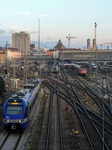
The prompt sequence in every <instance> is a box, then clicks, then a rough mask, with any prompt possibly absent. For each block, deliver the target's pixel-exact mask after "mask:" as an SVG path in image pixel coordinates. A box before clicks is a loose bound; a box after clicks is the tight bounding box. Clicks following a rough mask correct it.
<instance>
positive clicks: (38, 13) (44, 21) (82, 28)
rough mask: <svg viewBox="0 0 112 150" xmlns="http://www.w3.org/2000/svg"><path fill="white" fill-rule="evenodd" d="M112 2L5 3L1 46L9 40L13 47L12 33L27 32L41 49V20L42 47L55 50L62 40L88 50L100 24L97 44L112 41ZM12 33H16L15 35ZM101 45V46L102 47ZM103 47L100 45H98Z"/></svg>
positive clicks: (65, 0)
mask: <svg viewBox="0 0 112 150" xmlns="http://www.w3.org/2000/svg"><path fill="white" fill-rule="evenodd" d="M111 5H112V1H111V0H107V1H104V0H102V1H101V0H99V1H96V0H91V1H88V0H85V1H83V0H79V1H76V0H71V1H67V0H61V1H59V0H57V1H55V2H54V1H51V0H48V1H45V0H42V1H39V2H37V1H36V0H32V1H26V0H24V1H22V0H20V1H18V2H16V3H15V1H14V0H10V1H3V2H2V3H1V9H0V13H1V21H0V46H5V44H6V41H8V42H9V44H10V46H12V33H15V32H20V31H25V32H28V33H29V34H30V40H31V42H32V41H35V42H37V43H36V47H37V46H38V19H40V47H41V48H43V47H45V45H46V47H48V48H53V47H54V46H55V45H56V44H57V42H58V41H59V39H61V41H62V43H63V45H65V46H66V47H68V39H67V38H66V36H68V34H70V36H73V37H77V38H76V39H71V40H70V47H71V48H82V49H83V48H84V47H85V48H87V39H88V38H89V39H90V40H91V42H90V43H91V47H92V40H93V39H94V26H95V22H96V23H97V30H96V44H99V45H100V44H102V43H105V42H112V37H111V35H112V20H111V19H110V18H111V14H112V10H111ZM12 31H13V32H12ZM99 45H98V46H99ZM99 47H100V46H99Z"/></svg>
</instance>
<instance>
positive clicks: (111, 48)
mask: <svg viewBox="0 0 112 150" xmlns="http://www.w3.org/2000/svg"><path fill="white" fill-rule="evenodd" d="M103 44H105V45H107V49H109V44H111V49H112V42H107V43H103Z"/></svg>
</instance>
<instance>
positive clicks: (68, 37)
mask: <svg viewBox="0 0 112 150" xmlns="http://www.w3.org/2000/svg"><path fill="white" fill-rule="evenodd" d="M66 38H67V39H68V49H69V50H70V39H71V38H77V37H70V34H68V36H67V37H66Z"/></svg>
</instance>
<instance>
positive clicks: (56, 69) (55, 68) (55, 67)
mask: <svg viewBox="0 0 112 150" xmlns="http://www.w3.org/2000/svg"><path fill="white" fill-rule="evenodd" d="M51 72H52V73H58V72H59V67H58V65H53V66H52V68H51Z"/></svg>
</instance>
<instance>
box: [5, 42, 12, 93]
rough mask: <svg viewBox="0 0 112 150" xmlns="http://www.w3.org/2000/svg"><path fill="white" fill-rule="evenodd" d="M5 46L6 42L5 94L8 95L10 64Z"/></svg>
mask: <svg viewBox="0 0 112 150" xmlns="http://www.w3.org/2000/svg"><path fill="white" fill-rule="evenodd" d="M7 46H8V41H7V42H6V73H7V76H6V85H7V93H8V94H9V95H10V90H11V83H10V62H9V59H8V52H7Z"/></svg>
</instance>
